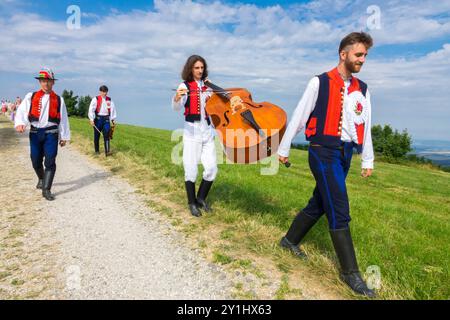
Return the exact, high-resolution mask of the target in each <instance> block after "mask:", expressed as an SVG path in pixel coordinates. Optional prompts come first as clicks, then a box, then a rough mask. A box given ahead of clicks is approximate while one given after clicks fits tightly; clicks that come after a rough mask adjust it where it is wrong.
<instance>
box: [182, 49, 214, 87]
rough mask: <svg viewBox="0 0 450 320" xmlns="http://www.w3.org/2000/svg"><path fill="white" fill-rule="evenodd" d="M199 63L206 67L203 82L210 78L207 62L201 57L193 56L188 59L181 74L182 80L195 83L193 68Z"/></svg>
mask: <svg viewBox="0 0 450 320" xmlns="http://www.w3.org/2000/svg"><path fill="white" fill-rule="evenodd" d="M197 61H200V62H201V63H203V66H204V67H205V69H204V70H203V75H202V80H205V79H206V78H207V77H208V65H207V64H206V60H205V59H203V58H202V57H201V56H198V55H192V56H190V57H189V58H188V59H187V61H186V63H185V64H184V68H183V71H182V72H181V79H183V80H184V81H194V75H193V74H192V68H193V67H194V64H195V63H196V62H197Z"/></svg>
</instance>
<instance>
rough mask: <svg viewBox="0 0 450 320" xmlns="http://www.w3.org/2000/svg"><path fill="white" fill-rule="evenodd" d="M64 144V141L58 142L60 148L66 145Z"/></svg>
mask: <svg viewBox="0 0 450 320" xmlns="http://www.w3.org/2000/svg"><path fill="white" fill-rule="evenodd" d="M66 143H67V141H66V140H61V141H60V142H59V145H60V146H61V147H64V146H65V145H66Z"/></svg>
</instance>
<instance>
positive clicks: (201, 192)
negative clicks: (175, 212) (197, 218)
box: [197, 179, 213, 212]
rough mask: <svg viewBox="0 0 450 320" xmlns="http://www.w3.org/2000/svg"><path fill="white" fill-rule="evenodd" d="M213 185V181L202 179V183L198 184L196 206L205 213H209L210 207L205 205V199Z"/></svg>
mask: <svg viewBox="0 0 450 320" xmlns="http://www.w3.org/2000/svg"><path fill="white" fill-rule="evenodd" d="M212 184H213V181H207V180H204V179H202V182H201V183H200V187H199V188H198V193H197V204H198V206H199V207H200V208H201V209H203V210H205V212H211V211H212V209H211V207H210V206H209V205H208V204H207V203H206V197H207V196H208V193H209V190H210V189H211V186H212Z"/></svg>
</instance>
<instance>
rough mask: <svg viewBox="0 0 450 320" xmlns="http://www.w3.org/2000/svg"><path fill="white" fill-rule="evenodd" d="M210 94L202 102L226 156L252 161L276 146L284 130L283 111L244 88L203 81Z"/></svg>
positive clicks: (275, 148)
mask: <svg viewBox="0 0 450 320" xmlns="http://www.w3.org/2000/svg"><path fill="white" fill-rule="evenodd" d="M206 85H207V86H208V87H210V88H212V89H213V90H214V94H213V95H212V96H211V98H210V99H209V100H208V102H207V104H206V111H207V112H208V114H209V115H210V116H211V120H212V122H213V124H214V127H215V129H216V131H217V132H218V134H219V137H220V139H221V141H222V144H223V148H224V152H225V154H226V157H227V158H228V159H229V160H231V161H233V162H234V163H252V162H255V161H258V160H262V159H264V158H266V157H269V156H271V155H272V154H273V153H275V152H276V151H277V150H278V146H279V144H280V141H281V138H282V137H283V134H284V132H285V130H286V121H287V116H286V112H285V111H284V110H283V109H281V108H280V107H278V106H276V105H274V104H272V103H270V102H254V101H253V99H252V96H251V94H250V92H249V91H248V90H246V89H244V88H230V89H222V88H220V87H218V86H216V85H214V84H212V83H210V82H208V83H207V84H206Z"/></svg>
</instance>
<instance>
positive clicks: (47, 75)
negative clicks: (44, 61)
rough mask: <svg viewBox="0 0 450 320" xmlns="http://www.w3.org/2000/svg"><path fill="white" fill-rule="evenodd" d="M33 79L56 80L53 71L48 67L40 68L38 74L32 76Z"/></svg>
mask: <svg viewBox="0 0 450 320" xmlns="http://www.w3.org/2000/svg"><path fill="white" fill-rule="evenodd" d="M34 78H35V79H38V80H41V79H42V80H43V79H48V80H58V79H55V74H54V73H53V71H52V70H51V69H49V68H42V69H41V70H40V71H39V75H38V76H37V77H34Z"/></svg>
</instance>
